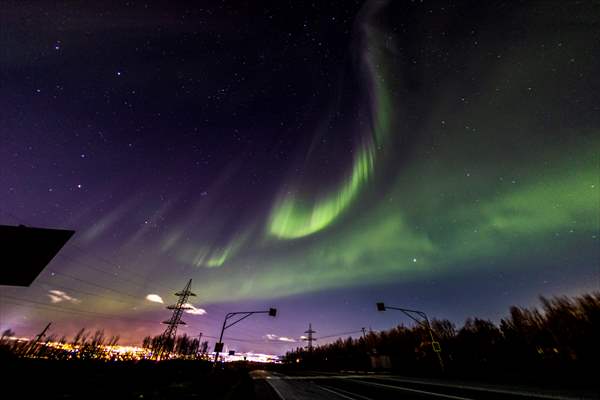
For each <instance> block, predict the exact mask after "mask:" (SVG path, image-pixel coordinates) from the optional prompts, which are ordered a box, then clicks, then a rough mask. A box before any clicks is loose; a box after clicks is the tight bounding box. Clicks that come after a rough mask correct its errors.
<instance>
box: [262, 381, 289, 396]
mask: <svg viewBox="0 0 600 400" xmlns="http://www.w3.org/2000/svg"><path fill="white" fill-rule="evenodd" d="M265 382H267V383H268V384H269V386H271V389H273V391H274V392H275V394H276V395H277V396H279V398H280V399H281V400H285V397H283V395H282V394H281V392H280V391H279V389H277V388H276V387H275V385H273V383H272V382H271V381H269V380H267V379H265Z"/></svg>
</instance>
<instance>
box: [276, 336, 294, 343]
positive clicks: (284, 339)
mask: <svg viewBox="0 0 600 400" xmlns="http://www.w3.org/2000/svg"><path fill="white" fill-rule="evenodd" d="M279 340H280V341H282V342H290V343H295V342H296V340H295V339H292V338H289V337H285V336H279Z"/></svg>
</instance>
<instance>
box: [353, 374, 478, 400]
mask: <svg viewBox="0 0 600 400" xmlns="http://www.w3.org/2000/svg"><path fill="white" fill-rule="evenodd" d="M352 381H354V382H360V383H363V384H365V385H374V386H381V387H384V388H389V389H395V390H400V391H407V392H413V393H419V394H426V395H429V396H437V397H443V398H445V399H454V400H473V399H471V398H469V397H459V396H452V395H449V394H443V393H435V392H428V391H426V390H419V389H410V388H406V387H402V386H394V385H386V384H383V383H377V382H365V381H359V380H354V379H352Z"/></svg>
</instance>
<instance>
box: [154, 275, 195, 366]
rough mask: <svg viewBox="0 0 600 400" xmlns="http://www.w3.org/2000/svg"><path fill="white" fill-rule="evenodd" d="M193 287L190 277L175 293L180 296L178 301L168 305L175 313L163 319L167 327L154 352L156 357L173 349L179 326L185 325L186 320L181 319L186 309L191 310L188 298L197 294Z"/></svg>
mask: <svg viewBox="0 0 600 400" xmlns="http://www.w3.org/2000/svg"><path fill="white" fill-rule="evenodd" d="M191 287H192V280H191V279H190V280H189V282H188V283H187V285H185V288H183V290H182V291H180V292H177V293H175V296H177V297H179V300H177V303H176V304H175V305H172V306H167V309H169V310H173V314H172V315H171V318H170V319H169V320H167V321H163V324H167V329H165V331H164V333H163V334H162V336H161V340H160V344H159V348H158V350H157V351H156V353H155V354H154V356H155V357H156V358H160V357H161V356H162V355H163V353H165V352H168V353H170V352H171V351H172V350H173V346H174V345H175V337H176V335H177V327H178V326H179V325H185V322H184V321H182V320H181V316H182V314H183V312H184V311H185V310H191V307H190V306H189V305H188V298H189V297H190V296H195V295H196V294H195V293H192V290H191Z"/></svg>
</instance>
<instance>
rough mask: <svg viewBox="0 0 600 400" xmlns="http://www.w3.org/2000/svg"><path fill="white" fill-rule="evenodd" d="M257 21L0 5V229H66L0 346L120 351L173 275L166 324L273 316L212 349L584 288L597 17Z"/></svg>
mask: <svg viewBox="0 0 600 400" xmlns="http://www.w3.org/2000/svg"><path fill="white" fill-rule="evenodd" d="M101 3H102V2H101ZM209 3H210V4H209ZM282 3H283V2H272V3H270V2H269V3H268V4H267V3H265V4H264V5H261V6H258V5H249V4H246V3H236V2H208V3H206V4H203V5H202V7H201V6H200V5H198V6H197V7H191V6H189V5H186V4H183V3H182V4H179V3H177V2H169V3H164V4H162V5H152V4H142V3H140V4H138V3H127V5H125V4H119V5H116V4H110V5H106V4H78V5H68V4H66V5H53V6H50V5H49V3H48V4H47V5H44V4H42V3H37V4H36V3H7V4H3V5H2V6H1V7H2V8H3V10H2V15H4V16H5V17H4V19H5V22H6V25H5V27H4V28H3V33H2V37H1V38H0V40H1V41H2V47H3V48H4V51H3V53H4V55H3V57H2V58H3V64H4V65H3V68H2V82H3V84H2V95H1V96H0V102H1V103H0V106H1V107H2V110H3V112H2V117H1V118H0V138H1V142H0V143H1V144H0V223H2V224H12V225H14V224H26V225H32V226H42V227H54V228H65V229H74V230H76V232H77V233H76V234H75V236H74V237H73V239H72V240H71V241H70V242H69V244H68V245H67V246H66V247H65V248H64V249H63V251H62V252H61V253H60V254H59V255H58V256H57V257H56V258H55V260H54V261H53V262H52V263H51V264H50V265H49V266H48V267H47V268H46V270H45V271H44V272H43V273H42V274H41V275H40V277H39V278H38V279H37V280H36V282H35V283H34V284H33V285H32V286H31V287H30V288H8V287H3V288H2V289H1V293H0V294H1V295H2V297H0V307H1V308H0V312H1V318H0V328H1V329H3V330H4V329H6V328H9V327H10V328H12V329H13V330H15V331H16V332H17V333H18V334H21V335H32V334H34V333H35V332H37V330H39V328H40V326H43V325H45V324H46V323H47V321H49V320H52V321H53V322H54V325H53V326H54V327H55V329H56V332H57V333H64V334H72V333H73V332H75V331H76V330H78V329H79V328H80V327H81V326H82V325H85V326H86V327H88V328H90V327H102V328H104V329H105V330H106V331H107V332H112V331H114V333H118V334H120V335H121V336H122V337H123V339H124V341H125V342H127V341H129V342H131V343H134V342H137V341H139V340H140V339H141V338H142V337H143V336H146V335H149V334H156V333H158V332H160V331H161V330H162V329H163V326H161V325H160V324H159V323H160V321H162V320H164V319H166V318H167V317H168V315H169V312H168V311H167V310H165V309H164V304H161V303H160V302H159V301H155V300H152V301H149V300H147V296H149V295H154V296H158V297H151V298H152V299H158V298H160V299H162V300H164V303H165V304H166V303H169V304H170V303H172V302H173V301H174V296H173V293H174V292H175V291H176V290H179V289H181V288H182V287H183V286H184V285H185V283H186V282H187V280H188V279H190V278H191V279H193V285H192V286H193V291H194V292H195V293H197V294H198V296H197V297H196V298H194V303H193V305H194V306H195V307H197V308H198V309H201V310H205V311H206V313H202V312H196V313H195V314H186V315H185V318H184V320H186V322H187V323H188V327H187V328H185V329H186V330H185V331H184V332H186V333H189V334H192V335H197V334H198V332H203V333H204V334H205V335H207V336H209V337H210V336H217V333H218V329H219V326H220V323H221V322H222V318H223V316H224V314H225V313H226V312H228V311H236V310H240V309H242V310H244V309H254V308H261V309H262V308H265V307H267V308H268V307H271V306H276V307H278V309H279V314H278V317H277V318H276V319H275V320H265V319H261V318H254V319H252V320H248V321H247V323H245V324H244V325H240V326H236V327H235V329H232V331H231V332H230V333H229V335H230V337H232V338H246V341H239V342H237V343H235V342H230V343H229V344H230V345H231V346H234V347H235V348H236V350H240V351H249V350H253V351H268V352H274V353H278V352H284V351H285V349H288V348H290V347H295V346H298V345H300V339H299V337H300V335H302V332H304V330H306V327H307V326H308V323H309V322H312V324H313V327H314V328H315V329H316V330H317V332H318V334H317V337H318V336H319V334H321V335H326V334H329V333H336V332H348V331H354V330H359V329H360V328H361V327H363V326H366V327H369V326H371V327H372V328H373V329H385V328H388V327H390V326H393V325H394V324H397V323H399V322H405V323H407V321H402V319H401V318H400V316H398V315H393V314H391V315H390V313H387V314H383V315H382V314H377V313H376V312H375V308H374V304H375V302H376V301H386V302H389V303H390V304H397V305H402V306H407V307H408V306H410V307H413V308H417V309H423V310H426V311H427V312H428V314H429V315H431V316H433V317H440V318H449V319H452V320H455V321H462V320H464V319H465V318H467V317H469V316H472V315H479V316H482V317H487V318H491V319H497V318H499V317H500V316H502V315H503V314H504V313H505V312H506V310H507V309H508V307H509V306H510V305H513V304H521V305H531V304H534V303H535V302H536V298H537V296H538V295H546V296H550V295H562V294H576V293H581V292H586V291H590V290H593V289H598V287H599V278H600V277H599V270H598V268H599V265H598V262H599V259H600V250H599V249H600V246H599V237H598V235H599V230H600V211H599V207H600V182H599V176H600V174H599V164H600V159H599V157H600V156H599V154H600V94H599V93H600V78H599V77H598V74H597V71H598V70H599V67H600V59H599V58H598V54H600V48H599V45H598V43H599V42H598V40H597V38H598V35H599V34H600V31H599V30H598V26H599V25H598V22H599V21H598V18H599V16H600V10H599V9H598V5H597V4H594V3H593V2H581V3H570V2H565V3H563V4H560V3H556V4H554V5H550V3H547V2H528V3H524V4H501V3H487V2H448V1H435V2H428V1H424V2H408V1H407V2H404V1H393V2H384V1H373V2H366V3H363V2H349V1H344V2H338V3H336V2H327V4H314V5H313V4H309V3H306V4H304V2H297V3H296V2H290V3H289V4H287V3H286V4H282ZM319 3H320V2H319ZM484 3H485V4H484ZM3 25H4V24H3ZM74 278H75V279H74ZM94 284H95V286H94ZM56 291H59V292H60V293H61V295H60V296H58V295H57V294H56ZM52 296H54V298H52ZM15 299H16V300H15ZM20 299H24V300H20ZM69 299H71V300H69ZM73 299H74V300H73ZM60 307H64V308H68V309H70V310H79V311H81V312H80V313H79V314H76V313H74V312H71V313H69V312H64V310H63V311H61V309H60ZM196 311H197V310H196ZM94 313H96V314H94ZM74 317H76V318H74ZM152 321H156V324H153V323H152ZM278 337H283V338H285V339H287V340H280V341H278V340H276V339H273V338H278ZM209 340H211V342H213V340H212V339H209ZM292 340H296V342H292ZM234 343H235V344H234Z"/></svg>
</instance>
